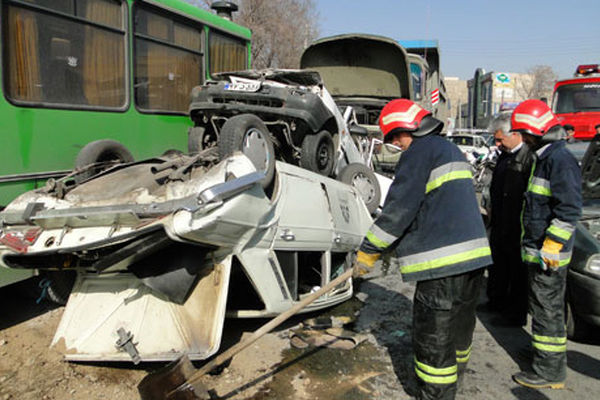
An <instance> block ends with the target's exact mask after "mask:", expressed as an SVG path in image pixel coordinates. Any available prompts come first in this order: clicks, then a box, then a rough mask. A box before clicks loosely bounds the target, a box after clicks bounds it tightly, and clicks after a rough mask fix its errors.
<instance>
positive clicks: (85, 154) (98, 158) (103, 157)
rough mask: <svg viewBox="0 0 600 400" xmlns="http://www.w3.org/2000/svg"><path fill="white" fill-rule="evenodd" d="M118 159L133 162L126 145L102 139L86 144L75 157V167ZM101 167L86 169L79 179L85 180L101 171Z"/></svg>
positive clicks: (123, 161)
mask: <svg viewBox="0 0 600 400" xmlns="http://www.w3.org/2000/svg"><path fill="white" fill-rule="evenodd" d="M115 160H116V161H119V162H122V163H128V162H133V161H134V158H133V155H132V154H131V152H130V151H129V150H127V147H125V146H123V145H122V144H121V143H119V142H117V141H116V140H109V139H102V140H96V141H94V142H90V143H88V144H86V145H85V146H84V147H83V149H81V151H80V152H79V154H78V155H77V158H76V159H75V168H81V167H84V166H86V165H89V164H93V163H97V162H105V161H115ZM101 171H102V169H99V170H96V169H91V170H88V171H86V172H84V173H82V174H81V175H79V179H80V180H85V179H88V178H90V177H91V176H93V175H95V174H97V173H99V172H101Z"/></svg>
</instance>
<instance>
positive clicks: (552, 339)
mask: <svg viewBox="0 0 600 400" xmlns="http://www.w3.org/2000/svg"><path fill="white" fill-rule="evenodd" d="M533 340H535V341H537V342H545V343H556V344H565V343H567V337H566V336H541V335H535V334H534V335H533Z"/></svg>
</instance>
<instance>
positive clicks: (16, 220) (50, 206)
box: [0, 149, 372, 362]
mask: <svg viewBox="0 0 600 400" xmlns="http://www.w3.org/2000/svg"><path fill="white" fill-rule="evenodd" d="M216 152H217V149H208V150H205V151H202V152H200V153H199V154H197V155H196V156H174V157H169V158H157V159H150V160H146V161H141V162H136V163H131V164H121V165H117V166H115V167H114V168H112V169H111V170H108V171H105V172H103V173H101V174H99V175H97V176H96V177H94V178H91V179H88V180H84V181H83V182H79V183H78V179H77V178H78V176H77V173H76V174H74V175H71V176H68V177H66V178H64V179H61V180H58V181H51V182H49V183H48V185H47V186H46V187H45V188H43V189H38V190H35V191H31V192H27V193H25V194H23V195H22V196H20V197H18V198H17V199H16V200H14V201H13V202H12V203H11V204H9V205H8V206H7V207H6V209H5V210H4V211H3V212H1V213H0V221H1V224H2V225H1V229H2V232H1V235H0V264H1V265H2V267H8V268H38V269H39V268H41V269H44V268H45V269H54V270H63V271H64V270H74V271H77V274H78V275H77V276H78V278H77V281H76V283H75V286H74V288H73V292H72V294H71V297H70V299H69V302H68V304H67V306H66V309H65V312H64V315H63V318H62V320H61V322H60V325H59V327H58V330H57V332H56V335H55V337H54V340H53V345H55V346H60V347H61V348H62V349H64V352H65V355H66V358H67V359H69V360H102V361H106V360H115V361H127V360H134V361H136V362H137V361H139V360H144V361H153V360H170V359H175V358H176V357H177V356H178V354H180V353H181V352H186V353H188V354H189V356H190V358H192V359H205V358H207V357H209V356H211V355H212V354H214V353H215V352H216V351H217V350H218V348H219V344H220V339H221V332H222V327H223V320H224V317H225V315H226V313H228V314H229V315H232V316H238V317H256V316H272V315H275V314H278V313H280V312H282V311H284V310H286V309H289V308H290V307H291V306H292V305H293V304H294V303H295V302H297V301H298V300H299V299H301V298H302V297H303V296H305V295H307V294H309V293H310V292H311V291H314V290H315V288H317V287H321V286H323V285H325V284H327V283H328V282H329V281H331V280H332V279H333V278H335V277H336V276H338V275H339V274H341V273H343V271H345V270H346V269H348V268H350V267H351V266H350V260H349V255H350V254H351V253H352V252H353V251H354V250H355V249H356V248H357V247H358V246H359V244H360V241H361V240H362V238H363V236H364V234H365V232H366V231H367V229H368V227H369V226H370V224H371V222H372V220H371V217H370V214H369V212H368V211H367V209H366V207H365V205H364V202H363V201H362V199H361V197H360V196H359V195H358V194H357V191H356V190H355V189H354V188H352V187H351V186H349V185H346V184H344V183H341V182H339V181H336V180H333V179H330V178H327V177H325V176H322V175H320V174H316V173H313V172H310V171H308V170H306V169H302V168H299V167H296V166H293V165H290V164H286V163H282V162H277V163H276V166H275V170H274V178H273V183H272V185H270V186H269V188H267V189H266V190H265V189H263V187H262V185H261V180H262V179H263V178H264V174H263V173H261V172H257V171H256V168H255V167H254V165H253V163H252V162H251V161H250V160H249V159H248V158H247V157H246V156H245V155H243V154H241V153H239V152H237V153H235V154H234V155H232V156H230V157H227V158H225V159H223V160H222V161H219V159H220V158H219V157H218V155H217V154H216ZM78 173H82V174H84V173H85V171H81V172H78ZM351 295H352V284H351V281H347V282H346V283H345V284H343V285H341V286H339V287H338V288H337V289H335V290H334V291H332V292H330V293H329V294H328V295H326V296H324V297H322V298H320V299H318V300H317V301H316V302H314V303H313V304H312V305H311V306H309V307H307V309H306V311H310V310H315V309H320V308H323V307H327V306H331V305H333V304H337V303H339V302H342V301H344V300H346V299H348V298H349V297H350V296H351Z"/></svg>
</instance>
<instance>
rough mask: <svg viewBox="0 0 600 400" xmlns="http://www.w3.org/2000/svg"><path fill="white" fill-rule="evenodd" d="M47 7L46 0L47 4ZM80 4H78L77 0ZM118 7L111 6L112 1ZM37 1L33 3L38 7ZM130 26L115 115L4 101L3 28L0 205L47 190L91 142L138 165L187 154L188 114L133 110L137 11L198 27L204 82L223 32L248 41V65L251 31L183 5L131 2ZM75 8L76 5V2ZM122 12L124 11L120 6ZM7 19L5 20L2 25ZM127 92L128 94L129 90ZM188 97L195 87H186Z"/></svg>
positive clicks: (160, 0) (172, 0)
mask: <svg viewBox="0 0 600 400" xmlns="http://www.w3.org/2000/svg"><path fill="white" fill-rule="evenodd" d="M47 1H49V0H47ZM75 1H76V2H77V1H80V0H75ZM112 1H114V0H112ZM33 2H34V3H35V1H33ZM23 3H25V2H23V1H18V0H13V1H11V0H2V9H1V11H0V12H1V13H7V11H6V10H7V9H8V7H9V6H14V7H25V6H24V5H23ZM124 3H125V4H126V8H127V9H126V20H127V22H126V24H125V28H124V31H126V32H125V33H124V34H125V35H126V39H125V40H126V54H127V56H126V57H125V62H124V63H125V65H126V74H127V76H126V82H127V85H126V89H125V90H126V95H125V98H126V101H125V104H124V105H123V106H121V107H118V109H114V108H113V109H111V110H104V109H101V108H98V109H90V108H88V109H81V108H79V109H77V108H78V107H76V106H75V107H71V108H69V106H68V105H58V106H56V105H55V104H44V103H43V102H42V103H39V104H33V103H28V102H22V103H21V102H15V101H13V100H14V99H10V98H9V97H8V96H7V91H6V82H7V79H8V77H7V76H5V75H4V73H3V72H4V71H5V69H6V68H5V65H6V63H7V62H8V61H7V60H6V59H5V58H6V57H7V49H6V48H7V47H8V46H7V45H6V40H5V39H6V36H7V35H6V31H7V29H8V28H6V27H5V26H2V50H3V51H2V63H0V73H1V74H2V92H3V96H1V97H0V121H1V122H0V138H1V139H0V146H1V147H2V153H3V157H2V161H1V164H0V165H1V166H2V167H1V169H0V206H4V205H6V204H8V203H9V202H10V201H12V200H13V199H14V198H15V197H16V196H18V195H19V194H21V193H23V192H25V191H27V190H31V189H34V188H36V187H39V186H42V185H44V183H45V180H46V179H47V178H48V177H51V176H60V175H61V174H63V175H64V174H65V173H66V172H67V171H69V170H71V169H72V168H73V167H74V162H75V159H76V157H77V154H78V153H79V151H80V150H81V149H82V148H83V147H84V146H85V145H86V144H88V143H90V142H92V141H96V140H100V139H113V140H116V141H118V142H120V143H121V144H123V145H124V146H125V147H126V148H127V149H128V150H129V151H130V152H131V153H132V154H133V156H134V158H135V159H136V160H137V159H141V158H147V157H152V156H159V155H160V154H162V153H163V152H164V151H166V150H169V149H177V150H181V151H185V150H186V149H187V129H188V127H189V126H191V121H190V119H189V118H188V116H187V115H186V113H187V111H186V112H161V111H160V110H159V111H152V110H150V111H148V110H146V111H143V110H140V109H139V107H138V106H137V105H136V101H135V95H134V93H135V92H134V81H135V77H134V60H135V54H134V40H135V38H134V33H133V27H134V15H136V14H135V13H136V7H138V6H139V7H149V8H151V9H152V10H153V11H155V12H156V13H161V14H162V13H164V15H166V16H170V17H172V18H175V19H181V20H183V21H186V22H190V23H193V24H195V27H196V28H198V29H201V30H202V31H203V32H204V35H203V36H202V55H201V58H202V69H203V70H204V71H205V72H204V73H203V74H202V75H203V77H202V80H204V79H207V78H209V77H210V73H211V71H210V63H209V61H210V60H209V57H208V51H207V49H208V43H207V41H208V37H209V34H210V32H217V31H218V32H220V33H223V34H226V35H228V36H231V37H232V38H235V39H236V40H240V41H243V43H244V46H245V49H246V60H245V61H246V66H245V68H247V66H248V65H249V63H250V51H249V50H250V37H251V33H250V30H249V29H247V28H244V27H242V26H239V25H237V24H235V23H233V22H231V21H228V20H226V19H223V18H221V17H219V16H217V15H215V14H212V13H210V12H208V11H205V10H202V9H199V8H197V7H194V6H192V5H190V4H188V3H184V2H183V1H180V0H153V1H139V0H127V1H125V2H124ZM75 4H76V3H75ZM122 7H125V6H122ZM6 20H7V17H6V15H2V23H3V24H4V23H5V21H6ZM127 88H128V89H127ZM189 90H190V91H191V87H190V88H189Z"/></svg>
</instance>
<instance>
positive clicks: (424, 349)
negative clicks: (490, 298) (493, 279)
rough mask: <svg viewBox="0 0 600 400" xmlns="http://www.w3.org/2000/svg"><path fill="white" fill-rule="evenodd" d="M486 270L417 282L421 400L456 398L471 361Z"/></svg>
mask: <svg viewBox="0 0 600 400" xmlns="http://www.w3.org/2000/svg"><path fill="white" fill-rule="evenodd" d="M482 278H483V269H478V270H475V271H470V272H467V273H464V274H460V275H454V276H448V277H445V278H440V279H433V280H427V281H420V282H417V288H416V291H415V298H414V308H413V350H414V353H415V372H416V375H417V381H418V383H419V397H418V398H419V399H428V400H429V399H454V397H455V395H456V382H457V380H458V375H459V374H460V373H462V372H463V371H464V370H465V368H466V365H467V362H468V361H469V356H470V354H471V342H472V339H473V329H474V328H475V307H476V305H477V298H478V296H479V288H480V287H481V284H482Z"/></svg>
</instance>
